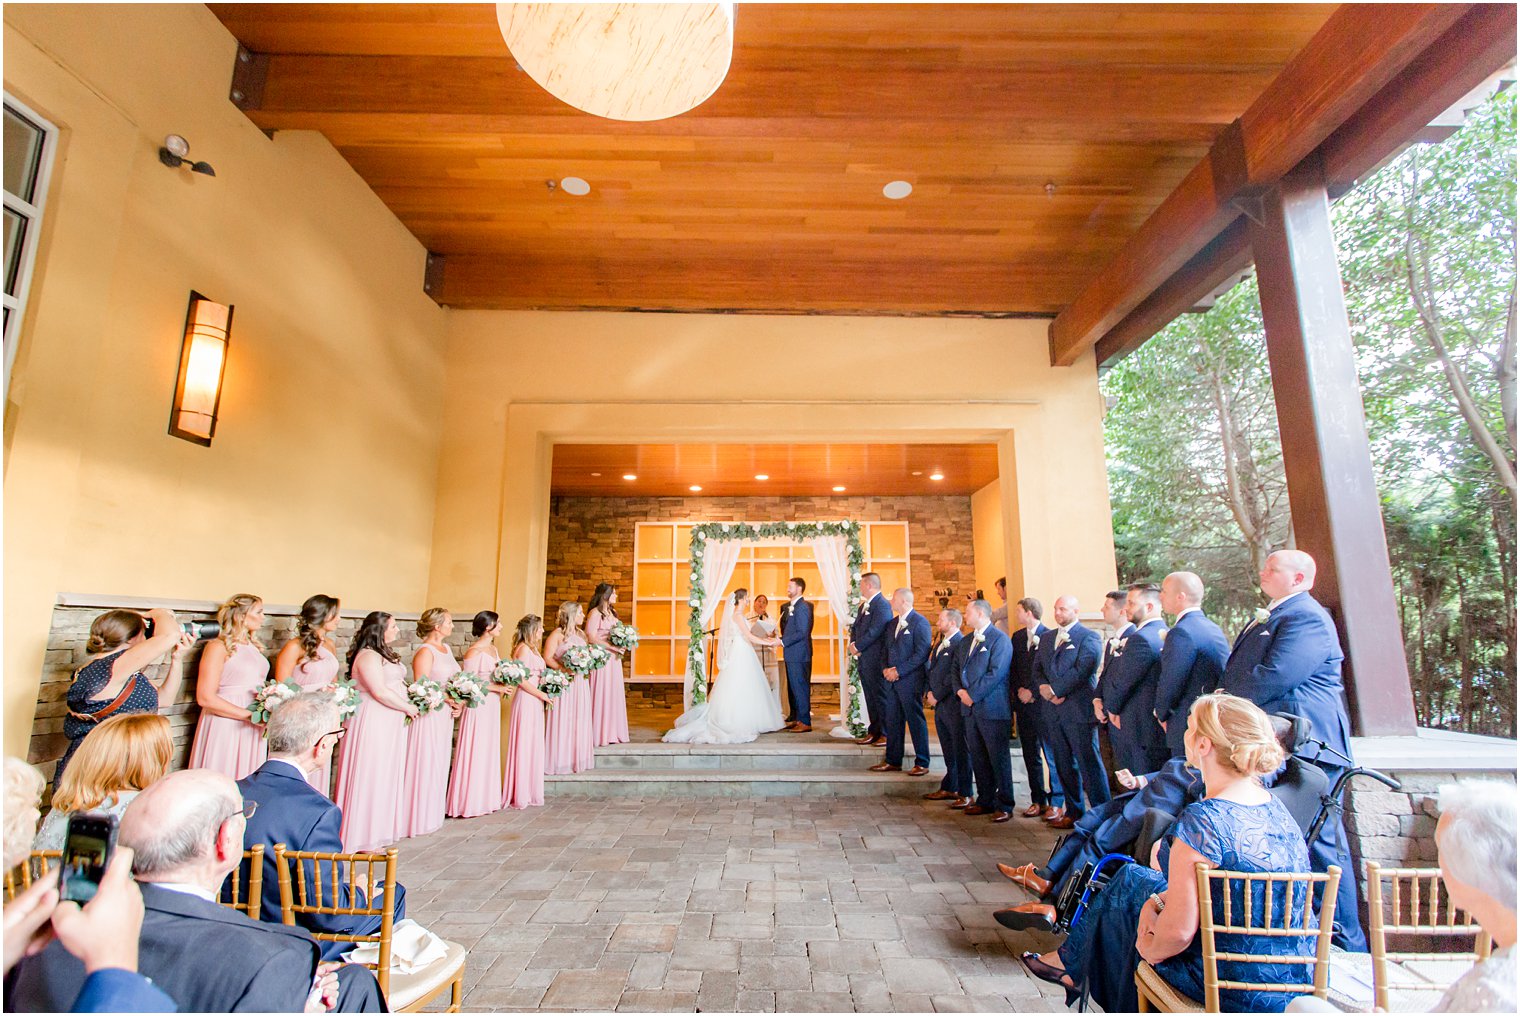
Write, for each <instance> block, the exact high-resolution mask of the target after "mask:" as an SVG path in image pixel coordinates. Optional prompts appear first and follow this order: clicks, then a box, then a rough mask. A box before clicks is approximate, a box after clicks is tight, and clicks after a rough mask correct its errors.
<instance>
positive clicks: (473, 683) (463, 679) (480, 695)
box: [443, 670, 487, 709]
mask: <svg viewBox="0 0 1520 1016" xmlns="http://www.w3.org/2000/svg"><path fill="white" fill-rule="evenodd" d="M443 693H444V694H445V695H447V696H448V697H449V698H451V699H453V700H454V701H455V702H458V703H459V704H460V705H462V706H464V707H465V708H466V709H474V708H475V707H476V706H478V705H480V704H481V703H483V702H485V700H486V695H487V692H486V683H485V681H484V680H482V679H481V677H480V676H479V675H478V674H472V673H470V672H469V671H467V670H461V671H458V672H456V673H455V674H454V675H453V676H452V677H450V678H449V683H448V684H446V685H444V686H443Z"/></svg>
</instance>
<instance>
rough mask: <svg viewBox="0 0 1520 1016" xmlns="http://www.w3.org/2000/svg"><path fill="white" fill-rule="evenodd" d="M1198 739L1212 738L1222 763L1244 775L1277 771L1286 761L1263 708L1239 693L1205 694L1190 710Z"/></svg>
mask: <svg viewBox="0 0 1520 1016" xmlns="http://www.w3.org/2000/svg"><path fill="white" fill-rule="evenodd" d="M1188 716H1189V719H1190V720H1191V723H1190V726H1191V727H1192V730H1193V734H1194V739H1195V741H1196V739H1197V738H1204V737H1206V738H1208V739H1209V741H1210V742H1211V743H1212V744H1213V746H1214V756H1215V758H1217V759H1218V760H1219V764H1220V765H1222V766H1224V767H1225V768H1226V769H1228V770H1230V771H1231V772H1234V773H1238V774H1239V775H1241V776H1252V777H1261V776H1265V775H1266V774H1268V773H1274V772H1276V771H1277V768H1278V767H1279V766H1281V765H1282V762H1283V749H1282V745H1281V744H1280V743H1279V742H1278V740H1277V735H1276V734H1274V733H1273V732H1272V722H1271V720H1269V719H1268V718H1267V714H1266V713H1264V712H1262V711H1261V707H1259V706H1258V705H1256V703H1254V702H1252V701H1250V700H1249V699H1243V698H1240V697H1239V696H1237V695H1226V694H1224V693H1222V692H1216V693H1215V694H1212V695H1201V696H1199V697H1198V699H1197V700H1196V701H1195V702H1194V703H1193V708H1192V709H1191V710H1190V711H1189V713H1188Z"/></svg>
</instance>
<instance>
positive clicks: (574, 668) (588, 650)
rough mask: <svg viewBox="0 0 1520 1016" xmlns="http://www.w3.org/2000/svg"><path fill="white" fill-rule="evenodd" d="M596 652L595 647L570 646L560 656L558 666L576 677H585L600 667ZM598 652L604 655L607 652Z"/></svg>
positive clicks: (596, 648) (603, 650)
mask: <svg viewBox="0 0 1520 1016" xmlns="http://www.w3.org/2000/svg"><path fill="white" fill-rule="evenodd" d="M597 651H598V647H596V646H589V645H586V646H571V647H570V648H569V649H566V650H565V651H564V652H563V653H561V654H560V658H559V665H560V666H561V667H564V668H565V669H566V670H568V671H569V672H570V673H572V674H574V675H575V676H576V677H585V676H586V675H587V674H590V673H591V672H592V671H593V670H596V669H597V668H598V667H599V666H600V664H599V663H598V662H597ZM600 652H601V653H602V654H603V655H606V653H607V650H605V649H602V650H600Z"/></svg>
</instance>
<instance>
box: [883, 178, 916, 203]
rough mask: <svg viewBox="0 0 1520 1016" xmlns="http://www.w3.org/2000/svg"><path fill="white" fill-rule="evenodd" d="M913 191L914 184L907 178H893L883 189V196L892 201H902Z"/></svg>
mask: <svg viewBox="0 0 1520 1016" xmlns="http://www.w3.org/2000/svg"><path fill="white" fill-rule="evenodd" d="M912 193H913V185H912V184H911V183H909V182H908V181H906V180H893V181H892V182H891V183H889V184H887V185H886V186H885V187H883V188H882V189H881V196H882V197H884V198H887V199H889V200H891V201H901V200H902V199H903V198H905V197H907V196H908V195H909V194H912Z"/></svg>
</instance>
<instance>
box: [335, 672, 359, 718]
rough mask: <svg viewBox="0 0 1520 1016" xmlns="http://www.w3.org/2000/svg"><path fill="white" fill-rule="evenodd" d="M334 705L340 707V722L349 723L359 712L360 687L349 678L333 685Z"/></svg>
mask: <svg viewBox="0 0 1520 1016" xmlns="http://www.w3.org/2000/svg"><path fill="white" fill-rule="evenodd" d="M332 697H333V704H334V705H336V706H337V707H338V722H340V723H347V722H348V719H349V717H351V716H353V715H354V713H357V712H358V711H359V686H358V685H357V684H355V683H354V682H353V681H351V680H348V679H347V678H345V679H342V680H339V681H337V682H335V683H334V684H333V688H332Z"/></svg>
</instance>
